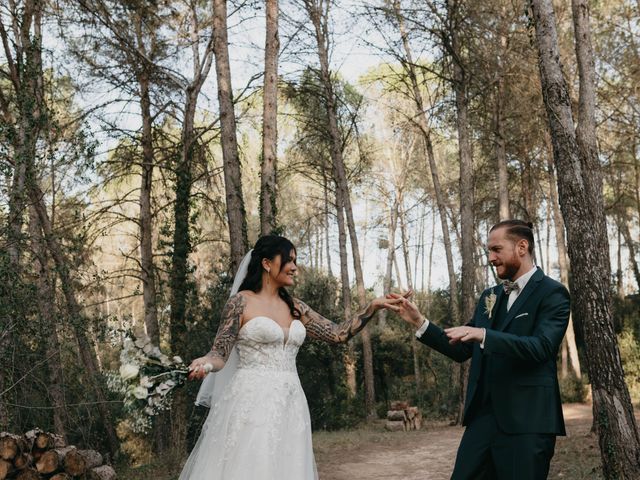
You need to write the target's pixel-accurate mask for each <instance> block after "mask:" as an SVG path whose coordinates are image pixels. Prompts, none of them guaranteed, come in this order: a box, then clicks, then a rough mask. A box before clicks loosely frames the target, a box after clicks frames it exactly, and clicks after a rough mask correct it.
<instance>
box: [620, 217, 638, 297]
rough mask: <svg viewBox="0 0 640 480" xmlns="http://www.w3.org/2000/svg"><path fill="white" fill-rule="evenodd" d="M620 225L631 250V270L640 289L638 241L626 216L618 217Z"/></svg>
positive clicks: (628, 248)
mask: <svg viewBox="0 0 640 480" xmlns="http://www.w3.org/2000/svg"><path fill="white" fill-rule="evenodd" d="M618 222H619V225H620V231H621V233H622V237H623V238H624V243H625V244H626V245H627V250H629V262H630V263H631V270H632V271H633V276H634V277H635V279H636V285H638V288H639V289H640V269H639V268H638V259H637V258H636V242H635V241H634V239H633V236H632V235H631V231H630V230H629V223H628V222H627V220H626V219H624V218H621V217H620V218H619V219H618Z"/></svg>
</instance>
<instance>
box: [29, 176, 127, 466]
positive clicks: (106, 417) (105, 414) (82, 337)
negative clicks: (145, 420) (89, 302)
mask: <svg viewBox="0 0 640 480" xmlns="http://www.w3.org/2000/svg"><path fill="white" fill-rule="evenodd" d="M34 175H35V172H33V171H29V169H28V170H27V181H28V185H27V187H28V189H29V197H30V200H31V204H32V206H33V208H34V209H35V211H36V213H37V216H38V221H39V223H40V227H41V228H42V232H43V234H44V239H45V243H46V245H47V249H48V251H49V255H51V258H53V262H54V264H55V267H56V273H57V275H58V277H60V286H61V288H62V293H63V295H64V299H65V304H66V308H67V312H68V315H69V323H70V325H71V328H72V330H73V332H74V335H75V338H76V341H77V342H78V349H79V352H80V358H81V360H82V363H83V367H84V369H85V372H86V374H87V377H88V380H89V383H90V385H91V388H92V389H93V391H94V394H95V396H96V407H97V411H98V414H99V416H100V419H101V421H102V425H103V427H104V429H105V431H106V434H107V443H108V445H109V449H110V450H111V453H112V454H115V453H116V452H117V451H118V438H117V436H116V432H115V429H114V423H113V419H112V417H111V411H110V410H109V407H108V404H107V397H106V395H105V393H104V390H103V387H102V382H101V379H100V372H99V370H98V361H97V358H96V355H95V350H94V348H93V345H92V342H91V340H90V338H89V336H88V335H87V331H86V328H87V325H86V324H87V320H86V319H85V318H84V316H83V314H82V307H81V306H80V304H79V303H78V300H77V298H76V292H75V291H74V281H73V279H72V278H71V273H70V272H69V265H70V263H71V262H69V261H68V260H67V259H66V257H65V255H64V254H63V252H62V248H61V247H60V244H59V242H58V240H57V238H56V236H55V233H54V232H53V229H52V227H51V222H50V220H49V215H48V213H47V209H46V207H45V204H44V201H43V198H44V194H43V193H42V191H41V190H40V187H39V186H38V185H37V184H36V183H35V178H34Z"/></svg>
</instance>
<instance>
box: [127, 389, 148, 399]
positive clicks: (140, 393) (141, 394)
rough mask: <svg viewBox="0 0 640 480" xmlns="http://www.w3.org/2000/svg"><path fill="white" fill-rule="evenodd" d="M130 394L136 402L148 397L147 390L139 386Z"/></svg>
mask: <svg viewBox="0 0 640 480" xmlns="http://www.w3.org/2000/svg"><path fill="white" fill-rule="evenodd" d="M131 393H133V396H134V397H136V398H137V399H138V400H144V399H145V398H147V395H149V392H148V390H147V389H146V388H144V387H141V386H137V387H136V388H134V389H133V391H132V392H131Z"/></svg>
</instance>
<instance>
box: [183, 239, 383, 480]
mask: <svg viewBox="0 0 640 480" xmlns="http://www.w3.org/2000/svg"><path fill="white" fill-rule="evenodd" d="M296 274H297V267H296V250H295V247H294V245H293V244H292V243H291V242H290V241H289V240H287V239H286V238H284V237H280V236H276V235H267V236H264V237H261V238H260V239H259V240H258V242H257V243H256V245H255V247H254V248H253V250H252V251H250V252H249V253H248V254H247V255H246V256H245V258H244V259H243V261H242V263H241V264H240V268H239V269H238V273H237V274H236V279H235V282H234V286H233V288H232V290H231V297H230V298H229V300H228V302H227V304H226V305H225V307H224V311H223V314H222V320H221V323H220V327H219V329H218V333H217V335H216V338H215V340H214V342H213V347H212V349H211V351H210V352H209V353H208V354H207V355H205V356H203V357H200V358H197V359H195V360H194V361H193V362H192V363H191V366H190V367H189V368H190V370H191V374H190V378H192V379H202V378H205V377H206V378H205V381H204V382H203V384H202V386H201V388H200V392H199V394H198V399H197V400H196V403H198V404H201V405H207V406H210V407H211V411H210V412H209V416H208V417H207V420H206V422H205V424H204V426H203V428H202V432H201V433H200V438H199V439H198V441H197V443H196V446H195V447H194V449H193V451H192V452H191V455H190V456H189V459H188V460H187V462H186V464H185V466H184V468H183V470H182V474H181V475H180V480H315V479H317V478H318V474H317V471H316V465H315V460H314V456H313V449H312V444H311V421H310V418H309V409H308V406H307V401H306V398H305V395H304V392H303V391H302V387H301V385H300V380H299V378H298V374H297V371H296V354H297V353H298V349H299V348H300V346H301V345H302V343H303V342H304V339H305V337H306V336H307V335H309V336H310V337H313V338H316V339H319V340H323V341H326V342H330V343H343V342H346V341H348V340H349V339H350V338H351V337H353V336H354V335H355V334H357V333H358V332H359V331H360V330H362V329H363V328H364V327H365V326H366V324H367V322H368V321H369V320H370V319H371V318H372V317H373V315H374V314H375V312H376V311H377V310H379V309H380V308H383V307H384V306H385V304H389V303H393V301H390V300H388V299H384V298H377V299H375V300H373V301H372V302H371V303H370V304H369V305H367V307H366V308H365V309H364V310H363V311H362V312H360V313H359V314H358V315H356V316H355V318H353V319H350V320H346V321H344V322H342V323H340V324H335V323H333V322H331V321H330V320H327V319H326V318H324V317H322V316H321V315H320V314H318V313H316V312H314V311H313V310H312V309H311V308H309V307H308V306H307V305H305V304H304V303H303V302H301V301H300V300H298V299H295V298H292V297H291V296H290V295H289V293H288V292H287V290H286V288H285V287H287V286H291V285H293V283H294V277H295V276H296ZM209 371H212V372H216V373H212V374H209V375H207V373H208V372H209Z"/></svg>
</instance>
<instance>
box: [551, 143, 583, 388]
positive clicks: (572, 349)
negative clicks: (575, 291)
mask: <svg viewBox="0 0 640 480" xmlns="http://www.w3.org/2000/svg"><path fill="white" fill-rule="evenodd" d="M551 153H552V152H551ZM549 188H550V197H551V198H550V199H549V201H550V202H551V209H552V211H553V225H554V227H555V233H556V246H557V249H558V266H559V267H560V281H561V282H562V284H563V285H565V286H566V287H567V288H569V257H568V256H567V246H566V245H567V241H566V238H565V234H564V220H563V219H562V215H561V214H560V204H559V200H558V189H557V187H556V175H555V171H554V168H553V161H552V158H551V157H549ZM564 342H565V343H566V346H567V353H568V354H569V359H570V360H571V368H572V369H573V373H574V374H575V375H576V378H582V370H581V368H580V357H579V356H578V346H577V345H576V336H575V332H574V325H573V315H570V316H569V326H568V327H567V333H566V334H565V337H564Z"/></svg>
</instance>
